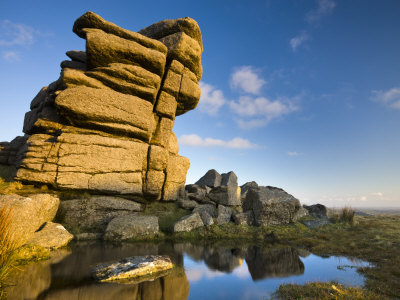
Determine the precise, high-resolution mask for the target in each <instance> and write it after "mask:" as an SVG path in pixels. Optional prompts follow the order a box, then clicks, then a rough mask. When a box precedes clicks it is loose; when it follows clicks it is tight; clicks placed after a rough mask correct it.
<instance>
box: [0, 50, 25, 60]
mask: <svg viewBox="0 0 400 300" xmlns="http://www.w3.org/2000/svg"><path fill="white" fill-rule="evenodd" d="M1 56H2V58H3V59H4V60H5V61H8V62H16V61H20V60H21V57H20V56H19V54H18V53H17V52H15V51H5V52H3V53H2V55H1Z"/></svg>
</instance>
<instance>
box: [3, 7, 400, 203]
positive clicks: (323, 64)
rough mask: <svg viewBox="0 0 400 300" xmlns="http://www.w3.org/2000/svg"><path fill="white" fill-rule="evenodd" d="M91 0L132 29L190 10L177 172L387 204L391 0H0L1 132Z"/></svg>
mask: <svg viewBox="0 0 400 300" xmlns="http://www.w3.org/2000/svg"><path fill="white" fill-rule="evenodd" d="M88 10H91V11H94V12H96V13H98V14H99V15H101V16H102V17H103V18H105V19H106V20H109V21H111V22H114V23H116V24H117V25H119V26H121V27H124V28H126V29H130V30H133V31H138V30H140V29H141V28H143V27H146V26H148V25H150V24H152V23H154V22H156V21H159V20H162V19H173V18H180V17H185V16H190V17H192V18H194V19H195V20H196V21H197V22H198V23H199V25H200V28H201V30H202V34H203V42H204V53H203V56H202V64H203V69H204V73H203V78H202V80H201V83H200V84H201V88H202V98H201V100H200V103H199V106H198V108H197V109H195V110H194V111H191V112H189V113H187V114H185V115H183V116H180V117H178V118H177V119H176V122H175V127H174V131H175V132H176V134H177V136H178V138H179V140H180V147H181V150H180V154H181V155H184V156H187V157H189V158H190V160H191V168H190V170H189V173H188V177H187V182H188V183H192V182H195V181H196V180H197V179H198V178H200V177H201V176H202V175H203V174H204V173H205V172H206V171H207V170H208V169H211V168H214V169H216V170H218V171H219V172H220V173H222V172H228V171H230V170H233V171H234V172H235V173H236V174H237V175H238V177H239V183H240V184H243V183H245V182H247V181H251V180H255V181H256V182H258V183H259V184H261V185H273V186H278V187H282V188H284V189H285V190H286V191H287V192H289V193H291V194H293V195H294V196H296V197H298V198H299V199H300V200H301V201H302V202H303V203H316V202H320V203H324V204H326V205H329V206H343V205H352V206H399V204H400V158H399V154H400V133H399V130H400V18H399V15H400V1H398V0H384V1H369V0H285V1H278V0H265V1H256V0H254V1H236V0H233V1H222V0H221V1H195V2H192V1H119V0H115V1H74V0H72V1H67V2H55V1H51V2H50V1H18V0H14V1H8V0H3V1H2V3H1V10H0V87H1V88H0V101H1V110H0V128H1V129H0V140H11V139H12V138H13V137H15V136H16V135H21V134H22V133H21V131H22V124H23V118H24V114H25V112H26V111H28V110H29V104H30V101H31V100H32V98H33V97H34V96H35V95H36V93H37V92H38V91H39V90H40V88H41V87H42V86H46V85H48V84H49V83H50V82H52V81H54V80H56V79H57V78H58V76H59V72H60V67H59V63H60V62H61V61H62V60H65V59H66V56H65V52H66V51H68V50H84V46H85V43H84V40H82V39H80V38H79V37H77V36H76V35H75V34H73V33H72V24H73V22H74V21H75V19H76V18H78V17H79V16H80V15H82V14H83V13H85V12H86V11H88Z"/></svg>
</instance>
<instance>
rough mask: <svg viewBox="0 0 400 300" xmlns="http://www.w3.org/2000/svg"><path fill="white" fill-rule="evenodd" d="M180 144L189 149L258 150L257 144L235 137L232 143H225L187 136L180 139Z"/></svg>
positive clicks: (218, 140) (195, 135)
mask: <svg viewBox="0 0 400 300" xmlns="http://www.w3.org/2000/svg"><path fill="white" fill-rule="evenodd" d="M179 144H181V145H184V146H189V147H225V148H231V149H255V148H258V146H257V145H256V144H253V143H251V142H250V141H248V140H246V139H243V138H240V137H235V138H233V139H232V140H230V141H224V140H220V139H213V138H204V139H203V138H202V137H200V136H198V135H197V134H187V135H182V136H180V137H179Z"/></svg>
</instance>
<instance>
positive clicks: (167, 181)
mask: <svg viewBox="0 0 400 300" xmlns="http://www.w3.org/2000/svg"><path fill="white" fill-rule="evenodd" d="M73 31H74V32H75V33H76V34H77V35H78V36H79V37H81V38H83V39H85V40H86V49H85V51H68V52H67V56H68V57H69V58H70V59H71V60H69V61H63V62H62V63H61V75H60V78H59V79H57V80H56V81H55V82H53V83H51V84H50V85H49V86H47V87H44V88H42V89H41V90H40V91H39V93H38V94H37V96H36V97H35V98H34V99H33V100H32V102H31V105H30V109H31V110H30V111H29V112H27V113H26V115H25V121H24V128H23V131H24V133H25V134H26V136H25V137H19V138H18V139H17V140H14V141H13V142H11V143H1V144H0V163H2V164H16V165H17V166H18V171H17V174H16V179H17V180H20V181H23V182H28V183H40V184H48V185H50V186H53V187H54V188H57V189H68V190H87V191H90V192H95V193H107V194H126V195H130V196H131V197H133V198H134V197H137V198H140V199H143V198H145V199H147V200H166V201H172V200H177V199H178V198H180V197H183V196H184V185H185V180H186V173H187V171H188V168H189V166H190V162H189V159H187V158H185V157H183V156H180V155H178V151H179V146H178V144H177V139H176V136H175V134H174V133H173V132H172V128H173V125H174V120H175V116H178V115H181V114H184V113H186V112H187V111H189V110H192V109H194V108H195V107H196V105H197V103H198V101H199V99H200V87H199V84H198V82H199V80H200V78H201V74H202V68H201V53H202V51H203V46H202V38H201V33H200V28H199V26H198V25H197V23H196V21H194V20H193V19H191V18H183V19H176V20H164V21H161V22H158V23H156V24H153V25H151V26H149V27H147V28H144V29H142V30H141V31H139V32H133V31H129V30H126V29H123V28H121V27H118V26H117V25H115V24H113V23H111V22H108V21H105V20H104V19H102V18H101V17H100V16H98V15H96V14H95V13H92V12H87V13H85V14H84V15H82V16H81V17H80V18H78V19H77V20H76V21H75V24H74V26H73ZM25 141H26V142H25Z"/></svg>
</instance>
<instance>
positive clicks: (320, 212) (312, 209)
mask: <svg viewBox="0 0 400 300" xmlns="http://www.w3.org/2000/svg"><path fill="white" fill-rule="evenodd" d="M303 207H304V208H305V209H306V210H307V211H308V213H309V214H310V216H312V217H314V218H318V219H324V218H327V217H328V209H327V208H326V206H325V205H322V204H313V205H309V206H308V205H303Z"/></svg>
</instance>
